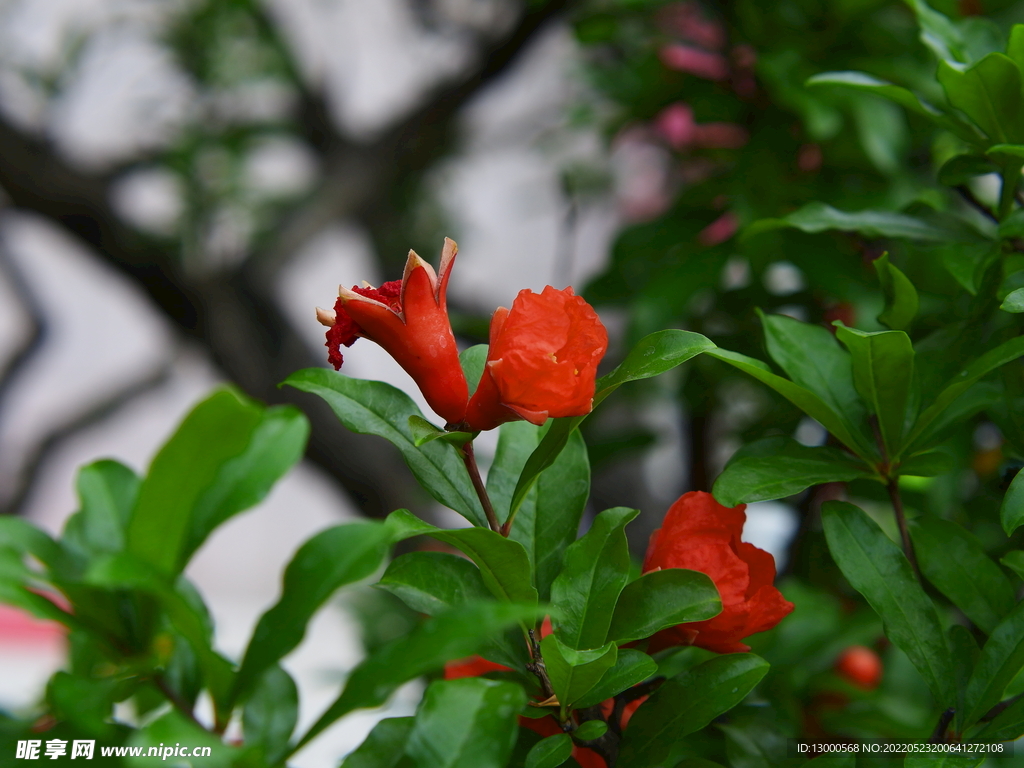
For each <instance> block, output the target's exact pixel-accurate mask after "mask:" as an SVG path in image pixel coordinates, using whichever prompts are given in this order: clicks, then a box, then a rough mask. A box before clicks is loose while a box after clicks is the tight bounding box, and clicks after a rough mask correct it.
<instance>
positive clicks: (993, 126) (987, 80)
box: [936, 53, 1024, 144]
mask: <svg viewBox="0 0 1024 768" xmlns="http://www.w3.org/2000/svg"><path fill="white" fill-rule="evenodd" d="M936 76H937V77H938V79H939V82H940V83H941V84H942V88H943V90H944V91H945V92H946V98H947V99H949V103H950V104H952V105H953V106H954V107H956V108H957V109H959V110H961V111H962V112H963V113H964V114H966V115H967V116H968V117H969V118H971V120H972V121H974V124H975V125H977V126H978V127H979V128H981V130H983V131H984V132H985V134H986V135H987V136H988V138H989V140H990V141H992V142H993V143H994V144H1020V143H1024V122H1022V121H1024V101H1022V99H1021V75H1020V70H1019V69H1018V68H1017V65H1016V64H1014V63H1013V60H1012V59H1010V58H1009V57H1008V56H1005V55H1004V54H1002V53H990V54H989V55H988V56H986V57H985V58H983V59H982V60H981V61H979V62H978V63H977V64H975V65H974V66H972V67H968V68H967V69H965V70H961V69H959V68H957V67H954V66H951V65H950V64H949V63H948V62H945V61H940V62H939V69H938V72H937V73H936Z"/></svg>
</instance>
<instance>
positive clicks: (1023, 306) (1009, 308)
mask: <svg viewBox="0 0 1024 768" xmlns="http://www.w3.org/2000/svg"><path fill="white" fill-rule="evenodd" d="M999 308H1000V309H1001V310H1003V311H1004V312H1010V313H1012V314H1019V313H1021V312H1024V288H1018V289H1017V290H1015V291H1011V292H1010V293H1008V294H1006V298H1005V299H1003V303H1002V304H1000V305H999Z"/></svg>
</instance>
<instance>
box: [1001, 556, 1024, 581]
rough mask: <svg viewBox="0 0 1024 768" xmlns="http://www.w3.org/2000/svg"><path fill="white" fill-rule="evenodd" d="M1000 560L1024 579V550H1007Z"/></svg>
mask: <svg viewBox="0 0 1024 768" xmlns="http://www.w3.org/2000/svg"><path fill="white" fill-rule="evenodd" d="M999 562H1000V563H1002V564H1003V565H1005V566H1006V567H1007V568H1009V569H1010V570H1011V571H1013V572H1014V573H1016V574H1017V575H1018V576H1020V577H1021V578H1022V579H1024V552H1022V551H1021V550H1019V549H1015V550H1013V551H1012V552H1007V553H1006V554H1005V555H1003V556H1002V557H1001V558H999Z"/></svg>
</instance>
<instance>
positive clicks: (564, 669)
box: [540, 635, 618, 711]
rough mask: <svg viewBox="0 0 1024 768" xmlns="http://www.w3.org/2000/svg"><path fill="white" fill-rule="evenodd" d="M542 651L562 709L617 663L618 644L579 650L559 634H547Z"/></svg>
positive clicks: (568, 706) (570, 705)
mask: <svg viewBox="0 0 1024 768" xmlns="http://www.w3.org/2000/svg"><path fill="white" fill-rule="evenodd" d="M540 652H541V655H542V656H543V657H544V666H545V667H546V668H547V672H548V677H549V678H550V679H551V687H552V688H554V689H555V696H557V697H558V701H559V703H560V704H561V705H562V710H563V711H568V710H569V709H571V708H572V707H573V706H574V705H575V704H576V702H577V701H578V700H579V699H580V697H582V696H584V695H585V694H586V693H588V692H589V691H590V690H591V689H592V688H593V687H594V686H595V685H597V683H598V681H599V680H600V679H601V678H602V677H604V675H605V673H606V672H607V671H608V670H609V669H611V668H612V667H613V666H615V658H616V656H617V652H618V646H616V645H615V643H607V644H606V645H603V646H601V647H600V648H594V649H593V650H583V651H577V650H574V649H572V648H570V647H569V646H567V645H566V644H565V643H563V642H562V641H561V640H559V639H558V636H557V635H548V636H547V637H545V638H544V639H543V640H542V641H541V644H540Z"/></svg>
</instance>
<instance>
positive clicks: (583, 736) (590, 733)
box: [573, 720, 608, 741]
mask: <svg viewBox="0 0 1024 768" xmlns="http://www.w3.org/2000/svg"><path fill="white" fill-rule="evenodd" d="M606 733H608V723H606V722H605V721H604V720H585V721H584V722H582V723H580V725H579V727H578V728H577V729H576V730H575V731H573V736H575V737H576V738H577V739H579V740H580V741H593V740H594V739H600V738H601V737H602V736H604V735H605V734H606Z"/></svg>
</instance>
